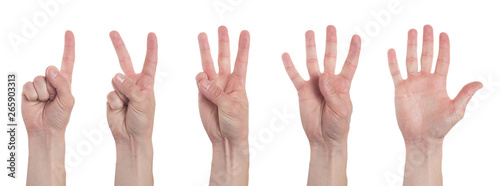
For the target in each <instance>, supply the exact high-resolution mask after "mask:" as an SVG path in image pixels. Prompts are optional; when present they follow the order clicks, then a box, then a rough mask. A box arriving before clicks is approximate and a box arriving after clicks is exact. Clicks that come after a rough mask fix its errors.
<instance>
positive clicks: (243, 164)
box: [210, 140, 249, 186]
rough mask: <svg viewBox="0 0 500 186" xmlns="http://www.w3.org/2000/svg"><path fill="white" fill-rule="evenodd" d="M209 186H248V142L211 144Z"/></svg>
mask: <svg viewBox="0 0 500 186" xmlns="http://www.w3.org/2000/svg"><path fill="white" fill-rule="evenodd" d="M212 147H213V155H212V170H211V173H210V185H211V186H224V185H229V186H231V185H241V186H243V185H248V168H249V148H248V141H243V142H229V141H228V140H224V141H222V142H218V143H213V144H212Z"/></svg>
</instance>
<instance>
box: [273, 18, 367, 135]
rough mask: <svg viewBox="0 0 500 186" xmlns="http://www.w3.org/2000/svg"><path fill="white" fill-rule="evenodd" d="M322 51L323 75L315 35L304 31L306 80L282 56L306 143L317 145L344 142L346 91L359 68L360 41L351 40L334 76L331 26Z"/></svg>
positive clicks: (347, 113)
mask: <svg viewBox="0 0 500 186" xmlns="http://www.w3.org/2000/svg"><path fill="white" fill-rule="evenodd" d="M325 48H326V49H325V57H324V72H323V73H321V72H320V70H319V65H318V58H317V54H316V44H315V39H314V32H313V31H307V32H306V56H307V70H308V72H309V77H310V79H309V80H308V81H305V80H304V79H302V77H301V76H300V74H299V73H298V72H297V69H295V66H294V65H293V62H292V60H291V58H290V55H289V54H288V53H284V54H283V56H282V59H283V64H284V66H285V69H286V71H287V73H288V76H289V77H290V79H291V80H292V82H293V84H294V86H295V88H296V89H297V92H298V96H299V106H300V116H301V120H302V125H303V127H304V130H305V132H306V135H307V137H308V139H309V141H310V142H311V143H317V144H331V143H332V142H335V141H345V140H347V134H348V132H349V123H350V120H351V113H352V103H351V99H350V96H349V90H350V88H351V81H352V78H353V76H354V72H355V71H356V67H357V65H358V59H359V53H360V48H361V40H360V38H359V36H357V35H354V36H353V37H352V40H351V46H350V49H349V54H348V56H347V59H346V61H345V63H344V67H343V68H342V71H341V72H340V74H335V66H336V61H337V59H336V57H337V36H336V29H335V27H334V26H331V25H330V26H328V27H327V35H326V47H325Z"/></svg>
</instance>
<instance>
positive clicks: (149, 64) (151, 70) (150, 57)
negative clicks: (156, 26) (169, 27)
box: [142, 32, 158, 79]
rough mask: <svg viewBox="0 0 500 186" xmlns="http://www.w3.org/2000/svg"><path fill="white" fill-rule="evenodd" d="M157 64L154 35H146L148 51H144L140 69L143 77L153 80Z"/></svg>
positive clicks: (156, 48) (156, 47) (156, 46)
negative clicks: (144, 56)
mask: <svg viewBox="0 0 500 186" xmlns="http://www.w3.org/2000/svg"><path fill="white" fill-rule="evenodd" d="M157 64H158V42H157V39H156V35H155V33H152V32H151V33H149V34H148V49H147V51H146V59H145V60H144V66H143V67H142V73H143V74H144V75H147V76H150V77H151V78H153V79H154V78H155V74H156V65H157Z"/></svg>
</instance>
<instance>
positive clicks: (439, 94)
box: [388, 26, 482, 140]
mask: <svg viewBox="0 0 500 186" xmlns="http://www.w3.org/2000/svg"><path fill="white" fill-rule="evenodd" d="M416 45H417V34H416V31H415V30H410V32H409V33H408V52H407V71H408V78H407V79H406V80H403V79H402V78H401V74H400V72H399V67H398V64H397V60H396V53H395V51H394V50H393V49H391V50H389V53H388V56H389V67H390V70H391V74H392V76H393V80H394V84H395V88H396V93H395V104H396V116H397V120H398V124H399V128H400V130H401V132H402V134H403V137H404V138H405V140H421V139H423V138H432V139H443V138H444V136H445V135H446V134H447V133H448V132H449V131H450V130H451V128H452V127H453V126H454V125H455V124H456V123H457V122H458V121H460V119H462V117H463V115H464V112H465V107H466V105H467V103H468V101H469V100H470V98H471V97H472V95H473V94H474V92H475V91H477V90H478V89H479V88H481V86H482V85H481V83H478V82H474V83H470V84H468V85H467V86H465V87H464V88H463V89H462V91H460V93H459V94H458V95H457V97H456V98H455V99H453V100H452V99H450V97H449V96H448V93H447V91H446V76H447V73H448V65H449V59H450V57H449V53H450V48H449V39H448V36H447V35H446V34H444V33H442V34H441V36H440V48H439V55H438V60H437V63H436V71H435V73H431V67H432V53H433V51H432V50H433V46H432V45H433V36H432V27H430V26H425V27H424V44H423V49H422V60H421V63H422V68H421V69H422V70H421V71H419V72H418V64H417V51H416V50H417V46H416Z"/></svg>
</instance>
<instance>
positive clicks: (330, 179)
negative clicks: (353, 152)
mask: <svg viewBox="0 0 500 186" xmlns="http://www.w3.org/2000/svg"><path fill="white" fill-rule="evenodd" d="M310 146H311V160H310V163H309V178H308V180H307V185H309V186H322V185H328V186H331V185H333V186H346V185H347V175H346V167H347V139H346V140H343V141H342V142H332V143H322V142H321V143H317V142H311V143H310Z"/></svg>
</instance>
